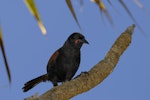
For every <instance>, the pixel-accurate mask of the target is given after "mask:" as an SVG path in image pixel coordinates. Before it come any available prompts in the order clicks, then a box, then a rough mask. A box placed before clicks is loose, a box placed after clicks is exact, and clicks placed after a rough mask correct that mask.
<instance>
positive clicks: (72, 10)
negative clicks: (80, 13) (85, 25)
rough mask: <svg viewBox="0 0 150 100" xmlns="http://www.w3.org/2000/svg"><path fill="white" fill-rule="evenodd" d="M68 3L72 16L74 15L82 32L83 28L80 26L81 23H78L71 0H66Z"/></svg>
mask: <svg viewBox="0 0 150 100" xmlns="http://www.w3.org/2000/svg"><path fill="white" fill-rule="evenodd" d="M66 3H67V5H68V7H69V10H70V12H71V14H72V15H73V18H74V19H75V21H76V23H77V25H78V26H79V28H80V30H81V26H80V24H79V22H78V19H77V17H76V14H75V11H74V9H73V6H72V3H71V0H66Z"/></svg>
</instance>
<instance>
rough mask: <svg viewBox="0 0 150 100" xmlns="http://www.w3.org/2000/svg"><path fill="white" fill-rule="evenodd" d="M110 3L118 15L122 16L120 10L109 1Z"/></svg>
mask: <svg viewBox="0 0 150 100" xmlns="http://www.w3.org/2000/svg"><path fill="white" fill-rule="evenodd" d="M107 1H108V3H109V4H110V5H111V7H112V8H113V9H114V10H115V11H116V12H117V13H118V14H121V13H120V12H119V11H118V9H117V8H116V7H115V6H114V5H113V4H112V2H111V0H107Z"/></svg>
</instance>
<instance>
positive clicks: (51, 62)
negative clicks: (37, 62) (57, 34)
mask: <svg viewBox="0 0 150 100" xmlns="http://www.w3.org/2000/svg"><path fill="white" fill-rule="evenodd" d="M58 55H59V49H58V50H57V51H55V52H54V53H53V55H52V56H51V58H50V59H49V61H48V64H47V71H48V69H49V68H50V67H51V66H53V65H54V64H55V61H56V58H57V57H58Z"/></svg>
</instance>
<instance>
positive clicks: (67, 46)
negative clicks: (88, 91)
mask: <svg viewBox="0 0 150 100" xmlns="http://www.w3.org/2000/svg"><path fill="white" fill-rule="evenodd" d="M83 43H86V44H89V43H88V41H87V40H86V39H85V37H84V36H83V35H82V34H80V33H77V32H76V33H73V34H71V35H70V36H69V37H68V39H67V40H66V42H65V43H64V45H63V46H62V47H61V48H59V49H58V50H56V51H55V53H54V54H53V55H52V56H51V58H50V59H49V61H48V64H47V73H46V74H44V75H41V76H39V77H37V78H35V79H32V80H30V81H28V82H27V83H25V84H24V87H23V88H22V89H23V91H24V92H27V91H28V90H30V89H31V88H33V87H34V86H36V85H37V84H39V83H40V82H45V81H47V80H49V81H51V82H52V84H53V86H57V85H58V84H57V83H58V82H66V81H70V80H71V79H72V77H73V76H74V75H75V73H76V72H77V70H78V68H79V65H80V48H81V47H82V45H83Z"/></svg>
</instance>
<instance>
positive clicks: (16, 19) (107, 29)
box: [0, 0, 150, 100]
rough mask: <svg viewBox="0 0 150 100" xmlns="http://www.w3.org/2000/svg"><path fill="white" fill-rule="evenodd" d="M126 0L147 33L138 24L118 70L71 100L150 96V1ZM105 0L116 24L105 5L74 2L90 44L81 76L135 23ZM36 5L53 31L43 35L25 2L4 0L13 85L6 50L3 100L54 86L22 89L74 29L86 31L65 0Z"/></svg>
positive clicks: (0, 9)
mask: <svg viewBox="0 0 150 100" xmlns="http://www.w3.org/2000/svg"><path fill="white" fill-rule="evenodd" d="M84 1H85V0H84ZM125 2H126V4H127V5H128V7H129V8H130V9H131V11H132V12H133V14H134V17H135V19H136V20H137V22H138V23H139V24H140V25H141V27H142V28H143V30H144V31H145V33H146V36H144V35H143V33H141V31H139V29H137V28H136V29H135V32H134V35H133V39H132V43H131V45H130V46H129V48H128V49H127V50H126V51H125V52H124V54H123V55H122V56H121V58H120V60H119V62H118V64H117V66H116V68H115V70H114V71H113V73H112V74H111V75H109V76H108V77H107V78H106V79H105V80H104V81H103V82H102V83H101V84H100V85H98V86H96V87H95V88H93V89H91V90H90V91H88V92H86V93H83V94H80V95H78V96H76V97H74V98H72V99H71V100H85V99H86V100H91V99H93V98H94V99H95V100H97V99H101V100H141V99H143V100H150V95H149V93H150V79H149V76H150V73H149V71H150V61H149V57H150V52H149V51H150V46H149V43H150V34H149V31H150V30H149V25H150V24H149V23H150V6H149V4H150V1H148V0H141V3H142V4H143V5H144V6H145V7H146V11H143V10H142V9H140V8H138V7H137V6H136V5H135V4H134V2H133V1H131V0H126V1H125ZM104 3H105V4H106V6H107V9H108V10H109V12H110V14H111V16H112V19H113V21H114V24H115V27H114V28H112V27H111V25H110V24H109V22H108V21H107V19H106V17H105V16H103V17H104V23H105V24H104V23H103V21H102V18H101V15H100V11H99V8H98V7H97V6H96V5H95V4H94V3H91V2H90V0H88V1H85V2H84V6H83V8H82V10H81V8H80V5H79V3H78V0H76V1H74V2H73V5H74V7H75V10H76V14H77V17H78V20H79V22H80V25H81V27H82V29H83V32H82V34H84V35H85V37H86V39H87V40H88V41H89V43H90V45H84V46H83V47H82V50H81V52H82V56H81V57H82V58H81V64H80V68H79V70H78V72H77V73H76V75H78V74H79V73H81V72H82V71H88V70H90V69H91V68H92V67H93V66H94V65H95V64H96V63H98V62H99V61H100V60H102V59H103V58H104V57H105V55H106V53H107V52H108V50H109V49H110V47H111V46H112V44H113V43H114V41H115V39H116V38H117V37H118V36H119V35H120V33H121V32H123V31H124V30H125V29H126V28H127V27H128V26H130V25H131V24H133V23H134V22H133V21H132V20H131V19H130V17H129V16H128V15H127V13H126V12H125V10H124V9H123V8H122V6H121V5H120V4H119V3H118V1H117V0H116V1H114V3H113V4H114V5H115V7H116V8H117V9H118V12H119V13H117V12H116V11H115V10H114V9H113V8H112V7H111V6H110V5H109V4H108V3H107V2H104ZM36 4H37V6H38V9H39V12H40V15H41V18H42V21H43V23H44V25H45V27H46V29H47V32H48V34H47V35H46V36H43V35H42V34H41V31H40V29H39V28H38V25H37V22H36V21H35V19H34V18H33V17H32V15H31V14H30V13H29V11H28V10H27V7H26V6H25V4H24V2H23V0H15V1H13V0H1V3H0V14H1V15H0V24H1V26H2V31H3V40H4V44H5V49H6V53H7V59H8V62H9V66H10V69H11V75H12V84H11V86H9V84H8V79H7V75H6V70H5V65H4V62H3V58H2V54H0V59H1V60H0V97H1V99H3V100H9V99H13V100H22V99H23V98H25V97H28V96H31V95H33V94H35V93H37V92H38V93H39V94H42V93H44V92H46V91H47V90H49V89H50V88H52V87H53V86H52V84H51V83H50V82H46V83H41V84H39V85H38V86H36V87H35V88H33V89H32V90H30V91H29V92H27V93H23V92H22V89H21V88H22V87H23V85H24V83H25V82H27V81H29V80H30V79H32V78H35V77H37V76H39V75H42V74H44V73H46V65H47V62H48V60H49V57H50V56H51V55H52V54H53V52H54V51H55V50H56V49H58V48H59V47H61V46H62V45H63V43H64V41H65V40H66V38H67V37H68V36H69V35H70V34H71V33H73V32H80V29H79V28H78V26H77V24H76V23H75V20H74V19H73V17H72V15H71V13H70V11H69V9H68V7H67V5H66V3H65V0H59V2H58V1H56V0H44V1H41V0H36Z"/></svg>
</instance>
